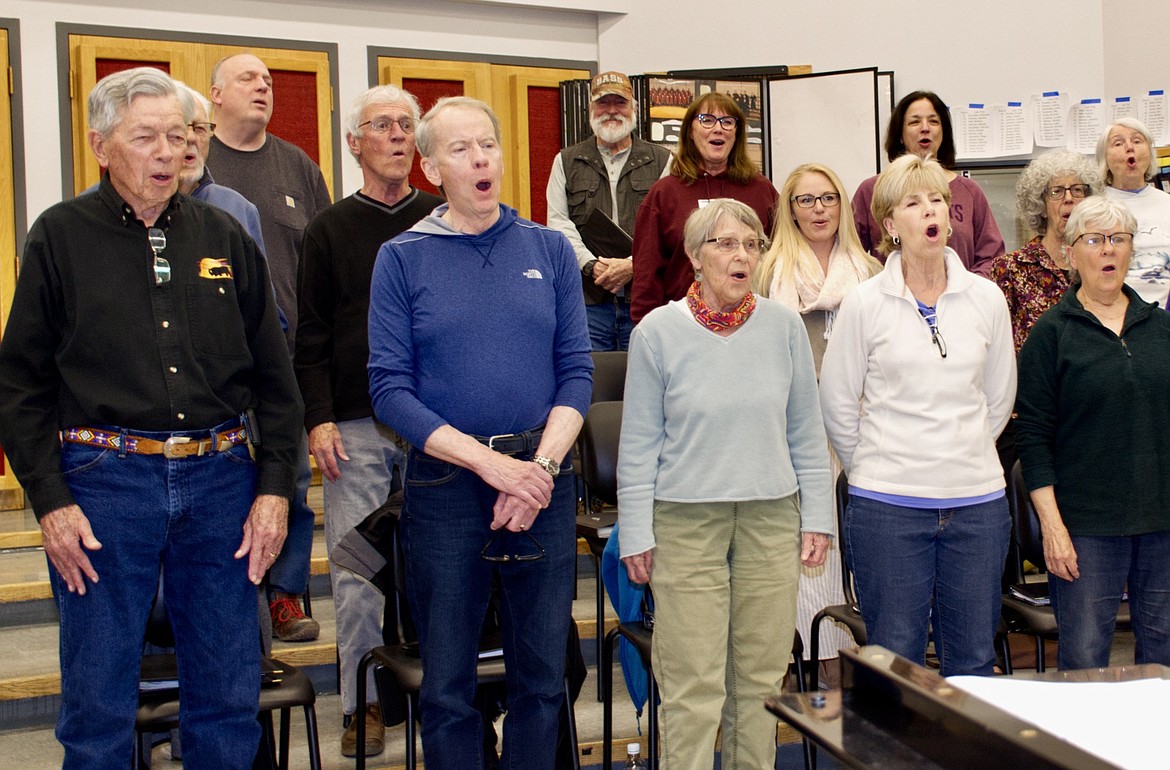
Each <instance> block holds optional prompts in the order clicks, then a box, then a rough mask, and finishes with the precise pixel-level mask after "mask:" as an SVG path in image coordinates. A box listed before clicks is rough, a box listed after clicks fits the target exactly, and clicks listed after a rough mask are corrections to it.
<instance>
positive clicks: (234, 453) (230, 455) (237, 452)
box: [218, 444, 256, 466]
mask: <svg viewBox="0 0 1170 770" xmlns="http://www.w3.org/2000/svg"><path fill="white" fill-rule="evenodd" d="M218 454H219V455H220V456H222V457H224V458H226V459H227V460H228V462H230V463H232V464H234V465H245V466H251V465H255V464H256V461H255V460H253V459H252V453H251V451H250V450H249V449H248V445H247V444H237V445H236V446H234V447H231V448H230V449H225V450H223V451H222V452H219V453H218Z"/></svg>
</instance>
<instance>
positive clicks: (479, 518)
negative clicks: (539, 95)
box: [369, 97, 592, 770]
mask: <svg viewBox="0 0 1170 770" xmlns="http://www.w3.org/2000/svg"><path fill="white" fill-rule="evenodd" d="M416 143H417V145H418V150H419V153H420V155H421V156H422V168H423V171H424V172H425V173H426V175H427V178H428V179H429V180H430V181H431V183H433V184H436V185H440V186H441V188H442V190H443V192H444V193H445V194H446V196H447V201H448V203H447V205H445V206H440V207H439V208H437V209H436V210H435V211H434V213H433V214H432V215H431V216H429V217H427V218H426V219H424V220H423V221H421V222H420V223H418V224H417V225H415V226H414V227H413V228H412V229H411V230H409V231H407V232H406V233H403V234H402V235H400V236H398V237H397V238H395V239H394V240H392V241H391V242H389V243H387V244H385V245H384V246H382V249H381V251H380V252H379V254H378V261H377V264H376V265H375V267H374V276H373V283H372V287H371V293H370V324H369V329H370V367H369V374H370V396H371V400H372V402H373V405H374V413H375V416H376V417H377V418H378V420H380V421H381V422H384V423H386V424H387V425H389V426H390V427H391V428H393V429H394V430H396V431H398V433H399V434H401V435H402V436H403V437H404V438H405V439H406V440H407V441H409V442H410V444H411V445H412V447H413V448H412V449H411V451H410V454H409V457H408V460H407V470H406V500H405V506H404V508H403V514H402V539H403V550H404V552H405V555H406V572H407V590H408V593H409V598H410V603H411V608H412V611H413V613H414V617H415V621H416V624H417V626H418V636H419V644H420V649H421V653H422V661H423V675H424V676H423V685H422V691H421V694H420V716H421V722H422V730H423V751H424V753H425V754H426V757H427V765H428V767H433V768H439V769H440V770H442V769H443V768H452V769H458V770H465V769H466V768H482V767H483V749H482V745H481V736H482V723H481V720H480V716H479V712H478V711H477V710H476V709H475V707H474V705H473V697H474V694H475V686H476V675H475V670H476V653H477V648H478V642H479V636H480V629H481V626H482V625H483V618H484V615H485V612H486V610H487V605H488V600H489V595H490V593H491V588H492V582H493V579H498V581H499V584H500V592H499V593H500V614H501V617H502V626H503V628H502V632H503V646H504V655H505V665H506V668H507V671H508V720H507V725H506V728H505V738H504V752H503V754H504V755H503V758H502V763H503V766H506V767H513V766H523V767H552V766H553V765H554V759H553V756H554V749H555V744H556V737H557V715H558V712H559V710H560V708H561V705H562V702H563V694H562V693H563V687H564V658H565V645H566V639H567V635H568V627H569V623H570V622H571V617H570V611H571V603H572V596H573V568H572V565H573V559H574V556H575V550H576V549H575V535H574V527H573V520H574V515H575V508H576V502H575V494H574V484H573V480H572V477H571V474H569V473H568V472H567V469H568V464H567V463H566V462H565V460H566V456H567V455H568V453H569V450H570V448H571V447H572V444H573V441H574V440H575V439H576V436H577V432H578V430H580V427H581V423H582V420H583V415H584V413H585V410H586V408H588V405H589V399H590V392H591V389H592V360H591V358H590V354H589V350H590V345H589V335H588V328H587V325H586V322H585V309H584V303H583V299H582V294H581V278H580V271H579V270H578V268H577V262H576V258H575V257H574V255H573V251H572V249H571V247H570V246H569V243H568V241H567V240H566V239H565V237H564V236H563V235H561V234H560V233H558V232H555V231H553V230H550V229H548V228H546V227H542V226H540V225H536V224H534V223H532V222H529V221H527V220H524V219H520V218H519V217H518V216H517V214H516V211H515V210H514V209H511V208H509V207H507V206H503V205H501V204H500V202H499V201H500V184H501V177H502V173H503V154H502V150H501V143H500V130H499V122H498V121H497V120H496V117H495V115H494V114H493V113H492V111H491V109H490V108H489V107H488V106H487V105H486V104H484V103H483V102H480V101H477V100H474V99H469V98H465V97H454V98H449V99H442V100H440V101H439V102H438V103H437V104H436V105H435V106H434V107H433V108H432V109H431V110H430V112H428V113H427V114H426V116H424V117H423V119H422V121H421V122H420V124H419V126H418V129H417V131H416ZM562 466H564V467H565V468H566V472H565V473H562V472H561V467H562Z"/></svg>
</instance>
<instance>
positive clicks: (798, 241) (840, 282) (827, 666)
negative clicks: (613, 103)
mask: <svg viewBox="0 0 1170 770" xmlns="http://www.w3.org/2000/svg"><path fill="white" fill-rule="evenodd" d="M881 269H882V266H881V264H880V263H879V262H878V261H877V260H876V259H874V258H873V257H872V256H870V255H869V254H868V253H867V252H866V251H865V249H863V248H862V246H861V241H860V240H859V239H858V237H857V228H856V226H855V225H854V223H853V209H852V208H851V207H850V205H849V196H848V195H846V194H845V188H844V186H843V185H842V184H841V180H840V178H838V176H837V174H836V173H835V172H834V171H833V170H832V169H831V168H829V167H827V166H822V165H819V164H816V163H806V164H805V165H803V166H800V167H798V168H797V169H796V170H794V171H793V172H792V173H791V174H789V175H788V180H787V181H786V182H785V183H784V189H783V191H782V192H781V194H780V206H779V210H778V211H777V213H776V225H775V227H774V229H773V232H772V245H771V248H769V249H768V252H767V253H766V254H765V255H764V257H763V259H762V260H761V263H760V268H759V271H758V273H757V286H758V293H759V294H761V295H762V296H765V297H771V298H772V299H774V300H777V301H778V302H781V303H783V304H785V305H787V306H788V307H790V308H792V309H793V310H795V311H796V312H798V313H800V316H801V318H802V319H803V320H804V326H805V329H806V330H807V331H808V337H809V342H810V343H811V344H812V349H813V362H814V364H815V365H816V371H817V378H818V379H819V378H820V375H821V358H822V356H824V353H825V346H826V345H827V344H828V341H829V337H830V336H831V335H832V333H833V318H834V316H835V315H836V313H837V307H838V306H839V305H840V304H841V300H842V299H843V298H844V297H845V295H846V294H848V293H849V291H850V290H852V289H853V288H854V287H855V286H857V285H858V284H859V283H861V282H862V281H864V280H866V279H867V278H869V277H870V276H872V275H876V274H877V273H878V272H880V271H881ZM830 454H831V455H832V453H830ZM832 463H833V464H832V475H833V478H834V479H836V477H837V474H838V473H840V471H841V465H840V463H838V462H837V458H836V456H835V455H832ZM843 602H844V597H843V596H842V595H841V552H840V550H839V549H838V546H837V544H836V543H835V542H834V543H833V545H832V546H831V547H830V549H829V553H828V555H827V558H826V559H825V563H824V564H822V565H821V566H819V567H802V568H801V574H800V588H799V591H798V592H797V601H796V615H797V619H796V624H797V626H796V627H797V628H799V629H801V630H802V633H806V634H807V632H806V631H804V629H807V628H809V627H810V626H811V624H812V618H813V615H815V614H816V613H818V612H820V611H821V610H822V609H824V608H825V607H827V606H829V605H831V604H841V603H843ZM820 633H821V645H820V657H821V659H822V660H823V661H825V663H824V665H823V666H822V669H823V670H822V671H821V672H819V673H820V681H821V682H823V683H825V685H826V686H829V687H832V686H835V684H836V682H837V678H838V677H837V666H836V664H835V661H834V660H833V659H834V658H836V657H837V653H838V651H839V650H840V649H841V648H842V647H847V646H849V645H850V644H851V643H852V641H851V639H850V637H849V634H848V632H847V631H845V630H844V629H843V628H841V627H840V626H837V625H835V624H833V623H824V624H822V625H821V632H820ZM807 642H808V640H806V644H807Z"/></svg>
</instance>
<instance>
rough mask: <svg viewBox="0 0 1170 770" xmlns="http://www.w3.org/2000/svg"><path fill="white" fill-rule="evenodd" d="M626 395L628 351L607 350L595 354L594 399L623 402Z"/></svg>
mask: <svg viewBox="0 0 1170 770" xmlns="http://www.w3.org/2000/svg"><path fill="white" fill-rule="evenodd" d="M625 395H626V351H624V350H605V351H595V352H594V353H593V399H592V403H594V404H596V403H597V402H598V401H621V400H622V399H623V398H625Z"/></svg>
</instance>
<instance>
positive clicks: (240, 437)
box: [61, 425, 248, 460]
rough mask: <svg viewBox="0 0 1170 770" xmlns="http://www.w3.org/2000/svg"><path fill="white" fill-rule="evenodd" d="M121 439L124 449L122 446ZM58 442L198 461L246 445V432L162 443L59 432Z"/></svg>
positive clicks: (95, 431) (237, 429) (95, 433)
mask: <svg viewBox="0 0 1170 770" xmlns="http://www.w3.org/2000/svg"><path fill="white" fill-rule="evenodd" d="M123 435H125V438H126V445H125V446H124V447H123V446H122V438H123ZM61 440H62V441H64V442H67V443H69V444H84V445H86V446H92V447H97V448H99V449H112V450H114V451H116V452H126V453H128V454H135V455H162V456H163V457H165V458H167V459H168V460H179V459H182V458H184V457H198V456H200V455H205V454H213V453H215V452H222V451H224V450H227V449H231V448H232V447H234V446H239V445H240V444H244V443H247V441H248V431H247V430H245V429H244V426H242V425H240V426H237V427H235V428H232V429H230V430H225V431H223V432H222V433H216V434H215V435H214V436H207V437H206V438H196V437H193V436H171V437H170V438H168V439H166V440H165V441H159V440H158V439H154V438H146V437H144V436H135V435H132V434H129V433H127V434H122V433H115V432H113V431H108V430H99V429H97V428H67V429H66V430H63V431H61Z"/></svg>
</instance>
